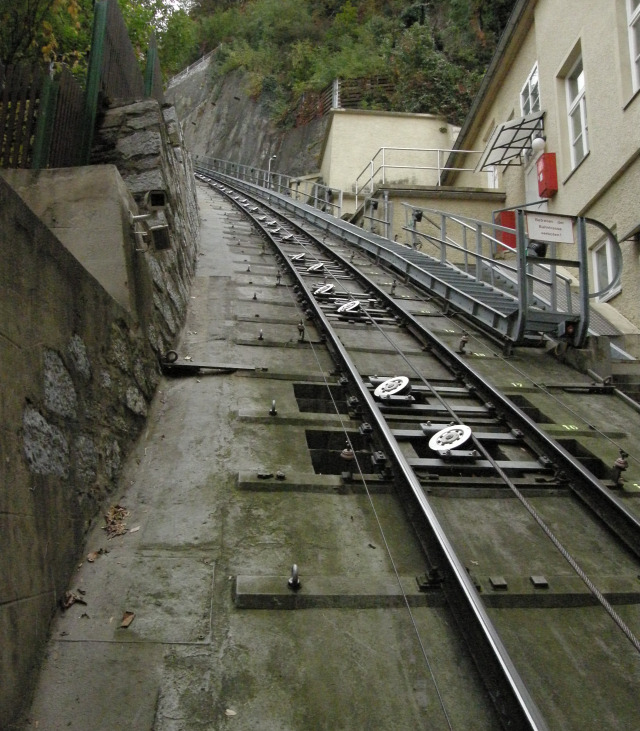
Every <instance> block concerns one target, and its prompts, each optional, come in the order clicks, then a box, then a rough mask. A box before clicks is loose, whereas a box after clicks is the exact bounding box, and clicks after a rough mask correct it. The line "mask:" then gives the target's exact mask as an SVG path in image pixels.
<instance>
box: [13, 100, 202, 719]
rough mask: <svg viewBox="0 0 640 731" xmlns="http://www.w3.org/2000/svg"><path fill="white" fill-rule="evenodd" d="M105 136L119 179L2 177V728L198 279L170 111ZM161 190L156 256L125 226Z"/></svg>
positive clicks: (90, 171)
mask: <svg viewBox="0 0 640 731" xmlns="http://www.w3.org/2000/svg"><path fill="white" fill-rule="evenodd" d="M163 116H164V118H163ZM103 130H105V132H104V133H103V134H102V136H101V137H100V140H99V142H100V147H99V150H98V152H99V155H100V156H101V157H102V159H108V158H109V157H111V160H109V161H110V162H115V163H116V165H118V168H119V169H121V171H122V177H121V175H120V173H119V172H118V169H117V168H116V167H114V166H113V165H101V166H92V167H89V168H80V169H75V170H57V171H56V170H48V171H41V172H38V173H34V172H31V171H3V176H0V371H1V372H2V390H1V392H0V406H1V415H2V419H1V421H0V465H1V470H2V489H1V490H0V556H1V557H2V560H1V561H0V677H2V683H0V727H2V728H7V727H8V726H9V725H10V723H11V721H12V720H13V719H15V718H16V717H17V715H18V713H19V712H20V710H21V708H22V705H23V704H24V703H25V702H26V701H28V698H29V692H30V689H31V685H32V682H33V680H34V677H35V672H36V671H37V665H38V661H39V658H40V653H41V651H42V647H43V643H44V641H45V639H46V636H47V632H48V628H49V622H50V619H51V617H52V615H53V613H54V612H55V611H56V607H57V605H58V602H59V600H60V598H61V597H62V595H63V594H64V592H65V591H66V590H67V588H68V586H69V582H70V579H71V577H72V575H73V572H74V569H75V567H76V566H77V564H78V561H79V560H81V550H82V546H83V542H84V536H85V534H86V531H87V529H88V527H89V525H90V524H91V522H92V520H93V519H94V518H95V517H96V515H97V514H98V512H99V510H100V508H101V506H102V507H103V508H104V505H105V504H107V503H106V501H107V498H108V496H109V495H111V494H112V493H113V490H114V488H115V487H116V485H117V480H118V475H119V472H120V466H121V464H122V462H123V460H124V458H125V456H126V454H127V453H128V451H129V450H130V448H131V446H132V445H133V443H134V441H135V439H136V437H137V436H138V434H139V433H140V430H141V429H142V427H143V426H144V424H145V417H146V416H147V411H148V409H149V405H150V402H151V399H152V396H153V393H154V390H155V387H156V384H157V382H158V365H157V362H158V355H159V354H160V353H162V352H164V351H166V349H168V348H169V347H170V345H171V344H172V343H173V341H174V339H175V336H176V334H177V333H178V330H179V328H180V326H181V324H182V322H183V318H184V314H185V311H186V305H187V301H188V297H189V294H188V293H189V286H190V282H191V278H192V276H193V273H194V268H195V260H196V253H197V252H196V246H197V234H198V213H197V205H196V200H195V187H194V182H193V176H192V174H191V167H190V162H189V161H188V160H187V159H186V157H184V156H183V154H182V142H181V136H180V129H179V126H178V124H177V120H175V117H172V110H171V109H164V110H161V109H160V108H159V106H158V104H157V102H155V101H152V102H142V103H140V104H132V105H128V106H122V107H117V108H115V109H112V110H110V111H109V112H108V113H107V115H106V117H105V120H104V126H103ZM120 166H121V167H120ZM123 179H124V181H125V182H124V183H123ZM7 181H11V185H10V184H9V182H7ZM125 183H126V185H125ZM12 186H13V187H12ZM150 188H155V189H158V188H162V189H163V190H165V191H166V196H167V206H166V209H165V211H164V212H163V215H164V216H165V218H166V222H167V226H168V233H169V237H168V240H167V241H165V243H167V242H168V243H169V245H168V247H167V248H164V249H161V250H160V249H157V248H156V247H155V246H154V243H153V241H152V239H151V238H150V237H149V238H148V239H147V240H145V241H143V240H142V239H141V238H140V237H136V236H135V234H134V227H133V226H132V225H131V223H130V222H129V212H130V211H131V212H133V213H134V214H135V213H138V209H137V206H136V203H135V201H134V198H135V197H137V198H141V197H142V195H143V193H144V192H145V191H146V190H148V189H150ZM27 202H29V204H30V205H28V204H27ZM139 226H140V224H136V227H139ZM54 232H55V233H54ZM56 233H58V234H59V235H60V237H61V238H62V239H64V243H63V242H61V241H60V240H59V238H58V237H57V236H56ZM110 500H112V501H113V502H117V497H113V498H110Z"/></svg>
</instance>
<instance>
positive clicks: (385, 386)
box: [373, 376, 411, 399]
mask: <svg viewBox="0 0 640 731" xmlns="http://www.w3.org/2000/svg"><path fill="white" fill-rule="evenodd" d="M410 390H411V384H410V383H409V379H408V378H407V377H406V376H395V377H394V378H387V380H386V381H383V382H382V383H381V384H380V385H379V386H378V387H377V388H376V389H375V390H374V392H373V395H374V396H375V397H376V398H379V399H384V398H388V397H389V396H404V394H406V393H408V392H409V391H410Z"/></svg>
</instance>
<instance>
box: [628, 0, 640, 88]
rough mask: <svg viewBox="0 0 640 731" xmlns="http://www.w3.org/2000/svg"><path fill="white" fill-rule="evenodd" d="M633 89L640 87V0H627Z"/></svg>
mask: <svg viewBox="0 0 640 731" xmlns="http://www.w3.org/2000/svg"><path fill="white" fill-rule="evenodd" d="M627 16H628V19H629V49H630V52H631V72H632V76H633V90H634V91H638V89H640V0H627Z"/></svg>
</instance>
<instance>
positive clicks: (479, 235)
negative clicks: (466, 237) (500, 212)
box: [465, 223, 482, 281]
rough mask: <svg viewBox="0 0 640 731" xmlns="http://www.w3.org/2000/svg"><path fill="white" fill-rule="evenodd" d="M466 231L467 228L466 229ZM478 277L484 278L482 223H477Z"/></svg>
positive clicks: (479, 279) (479, 278)
mask: <svg viewBox="0 0 640 731" xmlns="http://www.w3.org/2000/svg"><path fill="white" fill-rule="evenodd" d="M465 231H466V229H465ZM476 279H477V280H478V281H481V280H482V224H481V223H477V224H476Z"/></svg>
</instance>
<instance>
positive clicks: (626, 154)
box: [445, 0, 640, 326]
mask: <svg viewBox="0 0 640 731" xmlns="http://www.w3.org/2000/svg"><path fill="white" fill-rule="evenodd" d="M639 92H640V0H518V2H517V3H516V5H515V8H514V11H513V14H512V16H511V19H510V21H509V24H508V26H507V28H506V30H505V33H504V35H503V37H502V39H501V42H500V44H499V47H498V49H497V52H496V54H495V56H494V58H493V60H492V63H491V65H490V67H489V70H488V72H487V74H486V77H485V79H484V81H483V84H482V87H481V90H480V92H479V94H478V96H477V97H476V99H475V101H474V104H473V107H472V109H471V111H470V113H469V115H468V117H467V119H466V121H465V123H464V125H463V127H462V129H461V131H460V134H459V136H458V139H457V140H456V143H455V147H456V148H457V149H467V150H468V149H481V150H484V154H483V157H482V159H481V161H480V163H479V165H478V166H477V167H478V168H479V169H480V168H482V169H484V170H485V172H487V173H489V174H491V173H492V172H493V171H494V170H495V174H496V175H497V180H498V184H499V187H500V189H502V190H504V192H505V195H506V200H505V204H504V205H505V207H507V206H517V205H521V204H522V203H533V202H535V201H538V200H541V199H544V203H542V204H541V206H539V207H540V208H542V209H543V210H547V211H549V212H550V213H562V214H570V215H581V216H586V217H590V218H594V219H597V220H599V221H601V222H602V223H604V224H605V225H606V226H608V227H609V228H610V229H611V230H612V231H613V232H614V234H615V235H616V237H617V239H618V241H619V242H620V245H621V248H622V252H623V262H624V265H623V273H622V281H621V285H620V286H619V287H617V288H616V289H615V290H614V291H613V292H611V293H610V294H609V295H608V296H607V298H606V299H608V300H609V303H610V304H611V305H613V306H614V307H615V308H616V309H618V310H619V311H620V312H621V313H623V314H624V315H625V316H626V317H627V318H629V319H630V320H631V321H632V322H633V323H634V324H635V325H636V326H640V299H639V298H638V296H637V283H638V279H639V277H640V262H639V256H640V210H639V208H638V194H639V193H640V159H639V157H640V93H639ZM523 117H524V118H525V123H524V124H523V123H522V122H520V121H519V120H521V119H522V118H523ZM527 121H528V124H527V123H526V122H527ZM519 128H520V129H519ZM537 137H539V138H541V139H539V140H537V141H536V143H535V144H533V145H532V140H533V139H535V138H537ZM510 140H512V142H510ZM541 158H542V159H541ZM464 161H465V156H463V155H457V156H452V157H451V158H450V160H449V165H451V166H456V167H465V166H466V165H465V162H464ZM500 161H501V163H502V164H500ZM492 162H494V163H495V162H497V163H498V164H497V165H495V166H493V165H491V163H492ZM507 163H509V164H508V165H507ZM554 168H555V171H554ZM554 172H555V174H556V177H557V185H556V186H554V185H553V183H554V182H555V181H554V179H553V178H554ZM540 178H541V179H540ZM473 180H475V178H472V177H471V175H470V174H469V173H467V172H461V173H450V174H449V175H448V176H447V178H446V179H445V182H446V183H447V184H448V185H453V186H456V187H457V186H462V187H464V186H468V185H470V184H473V183H472V181H473ZM555 187H557V192H555V191H554V188H555ZM590 232H591V237H590V242H589V245H590V249H589V265H590V278H591V290H592V291H598V290H600V289H602V288H603V287H604V286H605V285H606V284H607V283H608V282H609V281H610V279H611V277H612V276H613V268H614V260H613V252H612V251H611V248H612V247H611V245H610V244H609V243H607V242H606V241H605V240H604V237H600V236H599V234H598V232H597V230H596V229H595V228H594V229H590Z"/></svg>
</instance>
